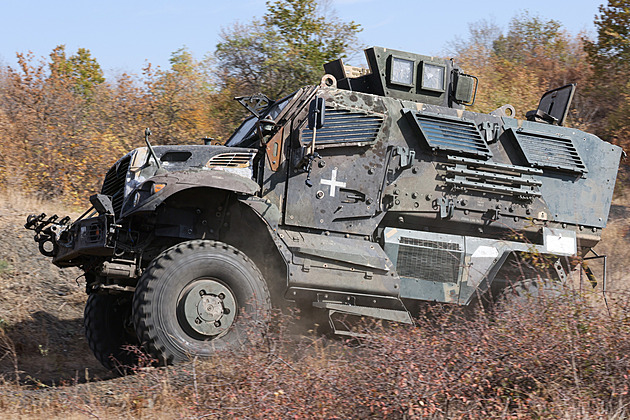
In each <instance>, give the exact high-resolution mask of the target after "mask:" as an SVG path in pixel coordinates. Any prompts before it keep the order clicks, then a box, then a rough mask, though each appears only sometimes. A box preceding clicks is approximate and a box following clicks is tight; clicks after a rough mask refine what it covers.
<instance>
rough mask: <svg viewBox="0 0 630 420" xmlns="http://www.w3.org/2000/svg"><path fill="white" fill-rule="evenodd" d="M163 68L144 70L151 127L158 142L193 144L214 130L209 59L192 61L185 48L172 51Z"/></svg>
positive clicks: (212, 91)
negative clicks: (164, 68) (165, 66)
mask: <svg viewBox="0 0 630 420" xmlns="http://www.w3.org/2000/svg"><path fill="white" fill-rule="evenodd" d="M170 64H171V67H170V68H169V69H167V70H160V69H158V70H155V71H153V70H151V69H146V70H145V74H144V75H145V83H146V88H147V90H148V92H149V93H150V95H151V101H150V113H151V126H152V127H153V128H154V132H155V133H156V134H158V133H159V137H160V140H159V141H160V142H161V143H163V144H167V143H168V144H172V143H194V142H198V141H199V139H200V138H202V137H205V136H208V135H212V134H213V133H214V131H215V127H214V123H213V120H212V118H211V108H212V104H213V101H212V96H213V94H214V93H215V89H214V85H215V82H214V80H213V76H212V74H211V60H210V59H209V58H206V59H205V60H201V61H198V60H196V59H195V58H194V57H193V55H192V54H191V52H190V51H188V50H187V49H186V48H180V49H178V50H177V51H175V52H173V53H172V55H171V58H170Z"/></svg>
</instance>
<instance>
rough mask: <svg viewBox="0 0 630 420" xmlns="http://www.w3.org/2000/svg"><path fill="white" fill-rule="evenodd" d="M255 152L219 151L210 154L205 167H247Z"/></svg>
mask: <svg viewBox="0 0 630 420" xmlns="http://www.w3.org/2000/svg"><path fill="white" fill-rule="evenodd" d="M254 156H255V153H244V152H237V153H221V154H220V155H216V156H212V157H211V158H210V160H209V161H208V163H206V167H207V168H248V167H250V166H251V162H252V160H253V159H254Z"/></svg>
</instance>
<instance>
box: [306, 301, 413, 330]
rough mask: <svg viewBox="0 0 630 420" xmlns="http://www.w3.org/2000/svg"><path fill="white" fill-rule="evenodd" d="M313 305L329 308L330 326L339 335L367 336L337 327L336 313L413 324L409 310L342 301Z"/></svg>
mask: <svg viewBox="0 0 630 420" xmlns="http://www.w3.org/2000/svg"><path fill="white" fill-rule="evenodd" d="M313 306H314V307H316V308H320V309H327V310H328V320H329V322H330V326H331V327H332V329H333V332H334V333H335V334H338V335H345V336H350V337H365V336H366V334H361V333H356V332H353V331H348V330H340V329H337V327H335V323H334V322H333V319H332V316H333V315H334V314H336V313H339V314H344V315H354V316H362V317H370V318H376V319H383V320H385V321H392V322H400V323H403V324H413V319H412V318H411V315H409V312H407V311H398V310H395V309H383V308H372V307H369V306H353V305H344V304H342V303H334V302H313Z"/></svg>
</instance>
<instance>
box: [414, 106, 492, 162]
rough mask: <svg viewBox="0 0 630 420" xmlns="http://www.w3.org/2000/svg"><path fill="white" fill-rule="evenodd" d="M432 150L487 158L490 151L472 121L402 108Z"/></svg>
mask: <svg viewBox="0 0 630 420" xmlns="http://www.w3.org/2000/svg"><path fill="white" fill-rule="evenodd" d="M403 112H404V113H405V115H406V116H407V118H408V119H409V121H410V122H411V123H412V125H413V126H415V127H416V128H417V129H418V130H419V131H420V134H421V137H422V139H423V140H424V142H425V145H426V146H427V147H428V148H429V149H430V150H432V151H436V150H439V151H449V152H457V153H458V154H464V155H470V156H475V157H481V158H484V159H488V158H489V157H491V156H492V152H490V149H489V148H488V145H487V144H486V141H485V140H484V138H483V137H482V135H481V132H480V131H479V129H478V128H477V126H476V125H475V123H474V122H472V121H467V120H463V119H460V118H452V117H447V116H444V115H436V114H428V113H421V112H418V111H413V110H411V109H405V110H403Z"/></svg>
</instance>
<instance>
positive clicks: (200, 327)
mask: <svg viewBox="0 0 630 420" xmlns="http://www.w3.org/2000/svg"><path fill="white" fill-rule="evenodd" d="M366 58H367V62H368V64H369V69H360V68H356V67H351V66H345V65H344V64H343V63H342V61H341V60H337V61H334V62H331V63H328V64H326V65H325V66H324V69H325V73H326V74H325V75H324V77H323V78H322V82H321V84H320V85H319V86H307V87H304V88H302V89H300V90H298V91H296V92H295V93H293V94H291V95H289V96H287V97H285V98H282V99H279V100H276V101H272V100H270V99H269V98H267V97H266V96H264V95H262V94H256V95H253V96H250V97H241V98H237V99H238V100H239V101H240V102H241V103H242V104H243V105H244V106H245V107H246V108H247V109H248V110H249V111H250V112H251V113H252V116H251V117H250V118H248V119H246V120H245V121H244V122H243V123H242V125H241V126H240V127H239V128H238V129H237V130H236V132H235V133H234V134H232V136H231V137H230V138H229V140H228V141H227V142H226V143H225V145H213V144H211V143H212V142H210V141H208V142H206V143H207V144H199V145H190V146H181V145H180V146H152V145H151V143H150V142H149V134H150V132H149V130H148V129H147V131H146V132H145V136H146V147H141V148H138V149H136V150H133V151H131V152H129V153H128V154H127V155H125V156H123V157H122V158H121V159H120V160H119V161H118V162H116V163H115V164H114V165H113V166H112V167H111V169H110V170H109V171H108V172H107V174H106V175H105V179H104V182H103V187H102V190H101V191H100V193H99V194H95V195H93V196H91V197H90V202H91V204H92V207H91V208H90V209H89V210H88V211H87V212H86V213H85V214H84V215H83V216H82V217H80V218H79V219H78V220H76V221H75V222H73V223H71V222H70V220H69V218H67V217H66V218H58V217H57V216H52V217H47V216H46V215H43V214H42V215H39V216H36V215H33V216H31V217H29V219H28V222H27V225H26V227H27V228H30V229H33V230H35V232H36V235H35V239H36V241H37V242H39V247H40V250H41V251H42V253H44V254H45V255H48V256H51V257H52V261H53V263H54V264H56V265H57V266H59V267H70V266H76V267H79V268H80V269H82V270H83V271H84V272H85V278H86V283H87V293H88V295H89V297H88V300H87V305H86V309H85V328H86V333H87V338H88V341H89V344H90V347H91V348H92V350H93V351H94V353H95V355H96V357H97V358H98V359H99V360H100V361H101V362H102V363H103V364H104V365H105V366H107V367H114V366H116V363H122V364H126V363H133V361H134V357H135V356H134V354H133V352H129V350H127V349H128V347H129V346H127V345H128V344H132V345H141V346H142V347H143V348H144V350H145V351H146V352H148V353H149V354H150V355H151V356H152V357H153V358H155V359H157V360H159V362H160V363H172V362H177V361H181V360H185V359H187V358H189V357H196V356H198V357H212V356H213V355H214V354H215V353H216V352H217V351H221V350H222V349H227V348H233V347H235V346H237V345H238V344H239V343H241V342H243V341H244V340H245V341H246V340H247V335H248V334H249V332H250V329H251V325H259V324H260V323H262V322H264V321H266V320H267V319H268V317H269V313H270V311H271V309H272V307H274V306H283V305H284V304H286V303H287V302H291V304H293V305H297V306H298V307H301V308H304V309H305V310H306V309H308V310H309V312H311V313H313V312H315V313H317V312H319V313H321V314H324V315H326V316H328V317H329V318H330V321H331V325H332V328H333V330H334V332H336V333H339V334H344V333H346V334H350V333H351V331H347V330H344V328H343V323H339V322H336V321H335V319H339V318H336V317H340V316H356V317H371V318H376V319H382V320H387V321H394V322H403V323H411V322H412V319H413V313H414V312H413V311H414V308H416V307H417V306H418V303H419V302H440V303H445V304H454V305H471V304H472V303H474V302H478V301H479V300H480V299H482V298H483V297H484V296H489V295H490V294H491V293H493V294H494V295H496V294H498V293H500V292H501V290H502V289H503V290H504V289H505V288H508V287H513V286H514V284H518V282H528V283H521V284H525V285H526V286H527V287H530V288H531V287H532V285H533V287H537V286H536V282H533V283H532V279H535V278H540V275H539V274H537V273H536V272H535V270H534V269H533V268H531V267H530V266H528V265H521V266H520V267H515V264H514V263H515V262H516V261H517V260H519V259H522V258H524V256H525V257H526V256H527V255H537V256H538V255H540V256H547V257H549V259H550V261H551V270H550V272H551V274H545V276H546V278H547V279H550V280H554V279H556V280H563V279H564V278H565V277H566V276H567V273H569V272H570V271H571V270H572V269H574V268H575V266H576V265H577V264H580V262H581V261H583V260H584V258H588V255H590V254H588V253H589V252H590V250H591V248H593V247H594V246H595V245H596V244H597V243H598V241H599V240H600V237H601V232H602V229H603V228H604V227H605V225H606V221H607V218H608V212H609V208H610V204H611V198H612V194H613V188H614V184H615V179H616V174H617V169H618V165H619V160H620V156H621V153H622V151H621V149H620V148H619V147H617V146H614V145H612V144H610V143H607V142H605V141H603V140H601V139H599V138H598V137H596V136H594V135H591V134H588V133H585V132H582V131H580V130H577V129H574V128H569V127H564V126H563V124H564V122H565V119H566V117H567V114H568V110H569V106H570V102H571V99H572V96H573V93H574V90H575V85H567V86H563V87H561V88H558V89H554V90H552V91H549V92H547V93H545V94H544V95H543V96H542V99H541V101H540V104H539V106H538V109H536V110H534V111H530V112H528V113H527V116H526V119H524V120H522V119H516V118H514V116H515V112H514V109H513V107H511V106H510V105H505V106H503V107H501V108H499V109H497V110H496V111H494V112H491V113H490V114H482V113H475V112H470V111H466V110H465V107H466V106H468V105H471V104H472V103H473V102H474V99H475V95H476V91H477V85H478V82H477V78H475V77H474V76H471V75H468V74H466V73H464V72H463V71H462V70H461V69H460V68H459V67H457V66H456V65H455V63H454V62H453V61H451V60H444V59H440V58H436V57H428V56H423V55H417V54H411V53H406V52H402V51H395V50H390V49H386V48H378V47H373V48H369V49H367V50H366ZM587 254H588V255H587ZM580 265H582V264H580ZM589 276H590V277H591V278H593V276H592V273H589Z"/></svg>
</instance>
